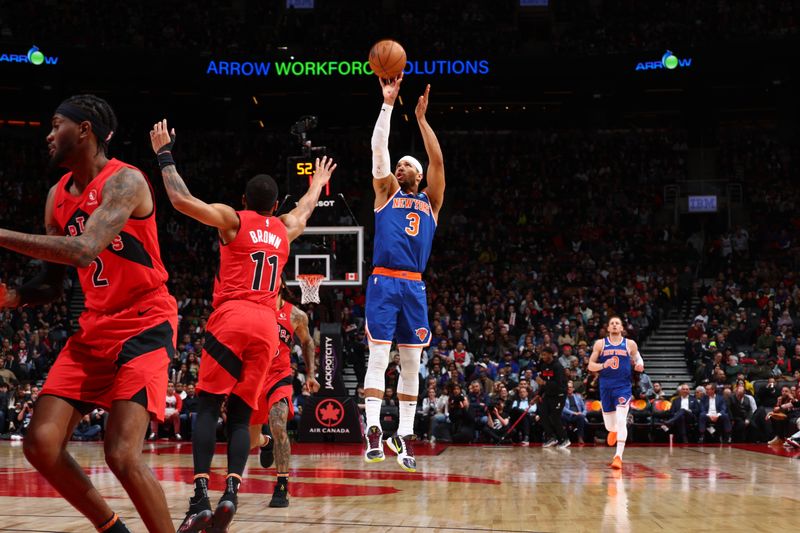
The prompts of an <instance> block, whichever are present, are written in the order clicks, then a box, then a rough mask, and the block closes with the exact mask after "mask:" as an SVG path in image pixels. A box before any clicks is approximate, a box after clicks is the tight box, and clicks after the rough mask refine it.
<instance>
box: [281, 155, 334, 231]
mask: <svg viewBox="0 0 800 533" xmlns="http://www.w3.org/2000/svg"><path fill="white" fill-rule="evenodd" d="M334 170H336V163H334V162H333V159H330V158H329V157H327V156H325V157H323V158H322V161H320V160H319V158H317V160H316V162H315V164H314V176H313V177H312V178H311V185H310V186H309V187H308V190H307V191H306V193H305V194H304V195H303V197H302V198H300V201H298V202H297V207H295V208H294V209H292V210H291V211H289V212H288V213H286V214H285V215H281V216H280V219H281V221H282V222H283V224H284V226H286V235H287V236H288V237H289V242H291V241H293V240H295V239H296V238H297V237H299V236H300V235H302V234H303V231H305V229H306V222H308V219H309V218H311V213H313V212H314V208H315V207H317V202H318V201H319V195H320V193H321V192H322V188H323V187H325V185H327V183H328V181H330V179H331V174H333V171H334Z"/></svg>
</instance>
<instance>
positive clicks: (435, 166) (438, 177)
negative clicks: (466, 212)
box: [414, 85, 444, 220]
mask: <svg viewBox="0 0 800 533" xmlns="http://www.w3.org/2000/svg"><path fill="white" fill-rule="evenodd" d="M430 91H431V86H430V85H428V86H426V87H425V92H424V93H423V94H422V96H420V97H419V100H418V101H417V107H416V108H415V109H414V114H415V115H416V116H417V124H419V131H420V133H422V142H423V143H424V144H425V152H426V153H427V154H428V172H427V174H426V179H427V180H428V186H427V187H426V188H425V192H426V193H427V194H428V198H430V200H431V207H433V217H434V218H435V219H437V220H438V218H439V210H440V209H441V208H442V204H443V203H444V157H443V156H442V148H441V146H439V140H438V139H437V138H436V134H435V133H434V132H433V128H431V126H430V124H428V119H427V118H426V116H425V113H426V112H427V110H428V94H429V93H430Z"/></svg>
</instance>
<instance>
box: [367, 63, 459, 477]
mask: <svg viewBox="0 0 800 533" xmlns="http://www.w3.org/2000/svg"><path fill="white" fill-rule="evenodd" d="M402 81H403V76H402V74H401V75H400V77H399V78H397V79H394V80H381V88H382V90H383V106H381V112H380V115H379V116H378V121H377V122H376V124H375V130H374V131H373V133H372V177H373V180H372V186H373V188H374V189H375V247H374V251H373V256H372V263H373V266H374V269H373V271H372V275H371V276H370V277H369V280H368V281H367V303H366V318H367V325H366V329H367V336H368V341H369V364H368V365H367V374H366V376H365V378H364V393H365V395H366V411H367V434H366V439H367V450H366V452H365V460H366V461H367V462H370V463H373V462H378V461H383V459H384V454H383V431H382V430H381V422H380V412H381V402H382V400H383V391H384V388H385V381H384V373H385V372H386V367H387V365H388V364H389V348H390V347H391V345H392V341H396V342H397V347H398V350H399V352H400V379H399V383H398V385H397V393H398V394H397V396H398V399H399V400H400V421H399V426H398V428H397V433H396V434H395V435H394V436H393V437H391V438H389V439H387V440H386V443H387V445H388V446H389V449H391V450H392V451H393V452H395V453H396V454H397V462H398V463H399V464H400V467H401V468H402V469H403V470H406V471H408V472H415V471H416V469H417V462H416V459H415V458H414V451H413V449H412V447H411V444H410V442H409V441H410V440H411V437H412V436H413V433H414V415H415V413H416V409H417V394H418V391H419V364H420V356H421V354H422V348H423V347H425V346H427V345H428V344H430V339H431V332H430V327H429V326H428V302H427V296H426V293H425V283H424V282H423V281H422V272H423V271H424V270H425V265H426V264H427V262H428V257H429V256H430V253H431V243H432V242H433V233H434V232H435V231H436V221H437V218H438V216H439V210H440V209H441V207H442V202H443V200H444V161H443V159H442V150H441V148H440V147H439V141H438V140H437V139H436V135H435V134H434V132H433V130H432V129H431V127H430V125H429V124H428V121H427V119H426V118H425V112H426V110H427V108H428V93H429V92H430V89H431V87H430V85H428V86H427V87H426V88H425V93H424V94H423V95H422V96H420V97H419V100H418V101H417V107H416V109H415V110H414V113H415V114H416V116H417V124H419V130H420V132H421V133H422V140H423V143H424V144H425V151H426V152H427V155H428V171H427V172H426V173H425V178H426V179H427V187H426V188H425V189H424V190H423V191H422V192H419V185H420V182H421V181H422V177H423V172H422V164H421V163H420V162H419V161H418V160H416V159H415V158H413V157H411V156H404V157H401V158H400V160H399V161H398V162H397V165H396V166H395V169H394V173H392V171H391V169H390V164H391V161H390V159H389V126H390V121H391V115H392V108H393V106H394V102H395V100H396V99H397V95H398V93H399V91H400V84H401V83H402Z"/></svg>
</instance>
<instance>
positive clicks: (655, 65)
mask: <svg viewBox="0 0 800 533" xmlns="http://www.w3.org/2000/svg"><path fill="white" fill-rule="evenodd" d="M691 66H692V58H691V57H685V58H678V57H677V56H676V55H675V54H673V53H672V51H671V50H667V51H666V52H664V55H662V56H661V59H660V60H658V61H639V62H638V63H636V68H635V69H634V70H664V69H666V70H675V69H677V68H689V67H691Z"/></svg>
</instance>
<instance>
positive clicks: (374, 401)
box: [364, 396, 383, 430]
mask: <svg viewBox="0 0 800 533" xmlns="http://www.w3.org/2000/svg"><path fill="white" fill-rule="evenodd" d="M364 403H365V407H366V411H367V430H369V428H371V427H372V426H378V428H380V427H381V404H382V403H383V400H381V399H380V398H372V397H370V396H367V397H366V398H365V399H364Z"/></svg>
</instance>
